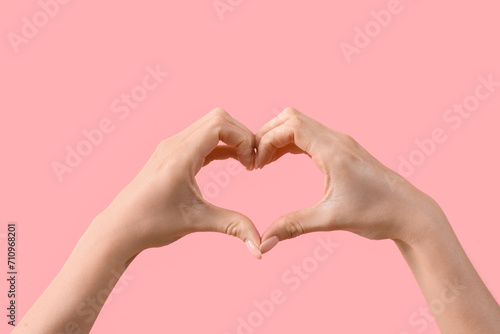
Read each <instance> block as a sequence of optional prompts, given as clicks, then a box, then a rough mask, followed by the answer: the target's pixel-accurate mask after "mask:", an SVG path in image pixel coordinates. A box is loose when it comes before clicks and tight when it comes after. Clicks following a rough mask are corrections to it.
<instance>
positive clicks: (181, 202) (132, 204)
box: [94, 108, 261, 258]
mask: <svg viewBox="0 0 500 334" xmlns="http://www.w3.org/2000/svg"><path fill="white" fill-rule="evenodd" d="M219 141H222V142H223V143H225V144H227V145H218V144H219ZM254 147H255V137H254V134H253V133H252V132H251V131H250V130H249V129H247V128H246V127H245V126H243V125H242V124H241V123H239V122H238V121H236V120H235V119H233V118H232V117H231V116H230V115H229V114H228V113H227V112H225V111H224V110H222V109H220V108H216V109H214V110H212V111H211V112H210V113H208V114H207V115H205V116H204V117H203V118H201V119H200V120H198V121H197V122H196V123H194V124H192V125H191V126H189V127H188V128H186V129H185V130H184V131H182V132H180V133H178V134H177V135H175V136H173V137H171V138H168V139H166V140H164V141H163V142H162V143H160V145H159V146H158V148H157V149H156V151H155V152H154V154H153V155H152V157H151V158H150V160H149V161H148V162H147V163H146V165H145V166H144V168H143V169H142V170H141V171H140V172H139V174H138V175H137V176H136V177H135V179H134V180H133V181H132V182H131V183H130V184H129V185H127V186H126V187H125V189H123V190H122V191H121V192H120V194H119V195H118V196H117V197H116V198H115V200H114V201H113V202H112V203H111V205H110V206H109V207H108V208H107V209H106V210H105V211H104V212H103V213H101V214H100V215H99V217H98V218H97V219H96V221H95V222H94V223H96V224H98V225H100V226H99V228H102V227H103V226H102V225H104V226H105V228H106V229H107V230H111V231H113V232H112V233H113V234H115V235H117V236H116V237H117V238H118V239H120V240H123V241H122V243H121V244H123V245H128V247H129V249H130V250H129V252H130V253H131V254H136V253H138V252H140V251H142V250H144V249H146V248H150V247H160V246H164V245H168V244H170V243H172V242H174V241H176V240H178V239H179V238H182V237H183V236H185V235H187V234H189V233H193V232H201V231H215V232H221V233H226V234H229V235H233V236H235V237H238V238H240V239H241V240H243V241H244V242H246V244H247V246H248V247H249V249H250V251H251V252H252V253H253V254H254V255H255V256H256V257H257V258H260V256H261V254H260V251H259V249H258V247H259V245H260V235H259V233H258V232H257V230H256V228H255V226H254V225H253V223H252V222H251V221H250V219H248V218H247V217H246V216H244V215H242V214H240V213H237V212H234V211H230V210H225V209H222V208H219V207H216V206H214V205H212V204H210V203H209V202H207V201H206V200H205V199H203V197H202V195H201V192H200V189H199V187H198V185H197V184H196V180H195V175H196V174H197V173H198V172H199V171H200V169H201V168H202V167H203V166H205V165H206V164H208V163H209V162H210V161H212V160H215V159H227V158H234V159H237V160H239V161H240V162H241V163H242V164H243V165H244V166H245V167H246V168H247V169H248V170H251V169H253V164H254Z"/></svg>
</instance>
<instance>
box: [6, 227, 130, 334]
mask: <svg viewBox="0 0 500 334" xmlns="http://www.w3.org/2000/svg"><path fill="white" fill-rule="evenodd" d="M103 229H104V228H103V227H101V226H99V225H98V224H96V222H95V221H94V223H93V224H91V226H90V227H89V229H88V230H87V231H86V232H85V234H84V235H83V236H82V238H81V239H80V241H79V242H78V244H77V245H76V247H75V249H74V250H73V252H72V253H71V255H70V257H69V258H68V260H67V261H66V263H65V264H64V266H63V268H62V269H61V271H60V272H59V274H58V275H57V276H56V278H55V279H54V280H53V281H52V283H51V284H50V285H49V287H48V288H47V289H46V290H45V291H44V293H43V294H42V295H41V296H40V298H39V299H38V300H37V301H36V302H35V304H34V305H33V306H32V307H31V309H30V310H29V311H28V313H27V314H26V315H25V316H24V318H23V319H22V320H21V322H20V323H19V325H18V326H17V327H16V329H15V330H14V332H13V333H16V334H20V333H50V334H54V333H57V334H59V333H80V334H83V333H88V332H89V331H90V329H91V327H92V326H93V324H94V322H95V320H96V318H97V316H98V314H99V312H100V310H101V308H102V306H103V304H104V302H105V300H106V299H107V298H108V296H109V294H110V292H111V291H112V289H113V287H114V286H115V284H116V283H117V281H118V279H119V278H120V276H121V275H122V273H123V271H124V270H125V269H126V267H127V266H128V265H129V264H130V262H131V260H132V259H133V257H134V256H133V254H130V253H128V251H127V250H125V249H123V246H120V244H121V241H120V240H119V239H111V238H110V237H109V235H110V234H109V233H107V231H104V230H103ZM78 330H79V331H78Z"/></svg>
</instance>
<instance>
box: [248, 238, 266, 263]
mask: <svg viewBox="0 0 500 334" xmlns="http://www.w3.org/2000/svg"><path fill="white" fill-rule="evenodd" d="M245 243H246V244H247V247H248V250H249V251H250V253H252V255H253V256H255V257H256V258H258V259H259V260H260V259H262V253H261V252H260V249H258V248H257V246H255V244H254V243H253V242H252V241H251V240H250V239H249V240H247V241H246V242H245Z"/></svg>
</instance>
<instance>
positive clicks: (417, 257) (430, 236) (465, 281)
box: [396, 214, 500, 334]
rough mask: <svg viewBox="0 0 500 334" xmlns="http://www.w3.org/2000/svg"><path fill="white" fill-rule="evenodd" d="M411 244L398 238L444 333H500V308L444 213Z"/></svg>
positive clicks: (404, 254) (401, 248)
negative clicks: (424, 233)
mask: <svg viewBox="0 0 500 334" xmlns="http://www.w3.org/2000/svg"><path fill="white" fill-rule="evenodd" d="M432 219H433V221H432V222H431V226H433V228H432V229H431V230H430V231H429V233H427V234H426V235H425V237H424V238H422V239H421V240H419V241H418V242H415V243H413V244H409V243H406V242H403V241H396V244H397V245H398V247H399V249H400V250H401V253H402V254H403V256H404V258H405V260H406V262H407V263H408V265H409V266H410V268H411V270H412V272H413V274H414V276H415V278H416V280H417V282H418V284H419V286H420V288H421V290H422V292H423V294H424V297H425V299H426V300H427V304H428V305H429V308H430V309H431V311H432V313H433V314H434V317H435V319H436V322H437V324H438V326H439V328H440V330H441V332H442V333H452V334H460V333H482V334H488V333H499V331H500V308H499V306H498V303H497V302H496V301H495V299H494V298H493V296H492V295H491V293H490V292H489V291H488V289H487V288H486V286H485V285H484V283H483V281H482V280H481V278H480V277H479V275H478V274H477V272H476V270H475V269H474V267H473V265H472V263H471V262H470V260H469V258H468V257H467V255H466V253H465V251H464V250H463V248H462V246H461V245H460V242H459V241H458V239H457V237H456V235H455V233H454V232H453V229H452V228H451V226H450V224H449V222H448V221H447V219H446V217H445V216H444V214H443V215H439V216H436V217H434V218H432Z"/></svg>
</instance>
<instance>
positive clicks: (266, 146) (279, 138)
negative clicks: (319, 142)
mask: <svg viewBox="0 0 500 334" xmlns="http://www.w3.org/2000/svg"><path fill="white" fill-rule="evenodd" d="M309 132H310V131H309V129H308V127H307V124H305V122H303V121H302V120H300V119H298V118H289V119H288V120H287V121H285V122H283V123H282V124H280V125H278V126H277V127H275V128H273V129H271V130H270V131H268V132H267V133H265V134H264V135H263V136H262V137H261V139H260V141H259V142H258V145H257V155H256V157H255V167H256V168H262V167H263V166H265V165H266V164H268V163H270V162H271V161H274V160H276V159H277V158H278V157H279V156H278V155H277V154H278V152H277V151H278V149H280V148H289V149H291V148H292V149H294V152H297V153H299V152H300V150H301V151H303V152H306V153H308V154H309V155H311V154H310V152H308V150H309V149H310V143H311V140H312V138H314V134H310V133H309ZM284 153H286V151H284V150H281V151H280V152H279V154H281V155H283V154H284Z"/></svg>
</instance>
